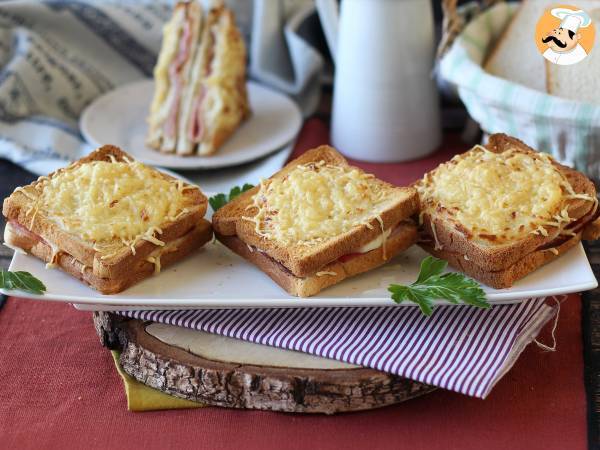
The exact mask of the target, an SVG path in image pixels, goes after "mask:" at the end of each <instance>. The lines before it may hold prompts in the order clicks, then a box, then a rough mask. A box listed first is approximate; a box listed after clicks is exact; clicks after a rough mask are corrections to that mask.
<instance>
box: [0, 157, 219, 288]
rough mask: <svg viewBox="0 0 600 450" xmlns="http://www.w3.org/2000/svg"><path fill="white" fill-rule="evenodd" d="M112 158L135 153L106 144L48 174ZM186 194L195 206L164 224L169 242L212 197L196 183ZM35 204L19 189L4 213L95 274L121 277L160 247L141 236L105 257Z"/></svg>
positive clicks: (186, 230) (164, 238)
mask: <svg viewBox="0 0 600 450" xmlns="http://www.w3.org/2000/svg"><path fill="white" fill-rule="evenodd" d="M112 158H114V159H115V161H117V162H122V161H126V160H129V161H132V160H133V158H132V157H131V156H129V155H127V153H125V152H123V151H122V150H120V149H119V148H118V147H115V146H112V145H105V146H103V147H101V148H99V149H98V150H96V151H94V152H92V153H91V154H90V155H88V156H86V157H84V158H82V159H80V160H78V161H76V162H75V163H73V164H71V165H70V166H68V167H66V168H64V169H60V170H58V171H56V172H54V173H53V174H50V175H49V176H48V178H52V177H55V176H57V175H59V174H60V173H62V172H64V171H68V170H73V169H74V168H76V167H79V166H81V165H83V164H87V163H90V162H93V161H106V162H111V161H112ZM157 174H160V176H161V177H163V178H164V179H166V180H170V181H175V179H174V178H173V177H171V176H169V175H166V174H163V173H161V172H158V171H157ZM41 181H42V180H38V181H36V182H34V183H32V184H31V185H29V186H25V188H24V189H28V188H31V187H35V186H36V185H37V184H38V183H40V182H41ZM185 185H186V184H185V183H184V186H185ZM182 195H184V196H185V198H186V199H187V203H189V204H190V205H191V206H190V208H189V211H188V212H186V213H184V214H182V215H181V216H179V217H178V218H177V220H176V221H172V222H165V223H164V224H163V225H162V226H161V230H162V234H161V235H160V239H161V240H162V241H163V242H165V243H168V242H170V241H173V240H175V239H177V238H179V237H181V236H183V235H186V234H187V233H189V232H190V231H192V230H193V229H195V228H196V227H197V225H198V223H200V222H201V221H202V218H203V217H204V214H205V213H206V210H207V205H208V200H207V198H206V197H205V196H204V195H203V194H202V192H200V190H199V189H197V188H195V187H194V189H188V190H185V191H184V192H183V194H182ZM32 204H33V200H32V199H31V198H29V197H28V196H27V195H26V194H25V193H23V192H22V190H19V189H18V190H16V191H15V192H13V193H12V194H11V195H10V196H9V197H8V198H6V199H5V200H4V204H3V210H2V213H3V215H4V216H5V217H6V219H7V221H8V222H9V223H13V224H16V225H17V226H19V227H21V228H22V229H24V230H26V231H28V232H30V233H31V234H32V235H33V236H35V237H36V239H38V240H41V241H42V242H43V243H45V245H47V246H48V247H49V248H53V249H54V254H55V255H56V254H57V253H66V254H68V255H70V256H71V257H72V258H74V259H75V260H77V261H79V262H80V263H81V264H82V265H85V266H86V267H89V268H91V270H92V273H93V275H94V276H95V277H98V278H113V277H117V278H118V277H119V276H120V275H121V274H122V273H123V272H127V271H129V269H130V267H132V266H133V265H136V264H137V263H138V262H139V261H142V260H144V259H145V258H146V257H147V256H148V255H150V253H152V251H154V250H155V249H156V248H157V245H156V244H154V243H152V242H149V241H146V240H139V241H138V242H137V243H136V244H135V246H134V247H135V254H133V252H132V251H131V248H130V247H128V246H126V245H124V244H123V246H122V248H121V249H120V250H118V251H117V252H116V253H115V254H114V255H112V256H110V257H108V258H104V259H103V258H102V255H101V254H100V252H98V251H97V250H95V249H94V243H93V242H91V241H87V240H84V239H82V238H80V237H79V236H77V235H75V234H73V233H70V232H68V231H67V230H65V229H64V228H62V227H61V226H60V224H58V223H56V222H54V221H53V220H50V219H49V218H47V217H46V216H45V215H44V211H38V212H37V213H35V214H31V212H30V211H29V210H30V208H31V206H32ZM192 205H193V206H192Z"/></svg>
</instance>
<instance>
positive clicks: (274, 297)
mask: <svg viewBox="0 0 600 450" xmlns="http://www.w3.org/2000/svg"><path fill="white" fill-rule="evenodd" d="M425 256H427V254H426V253H425V252H423V251H422V250H421V249H420V248H418V247H416V246H413V247H412V248H410V249H409V250H407V251H406V252H404V253H403V254H401V255H398V256H397V257H396V258H395V259H393V260H392V261H390V262H389V263H388V264H386V265H385V266H382V267H380V268H378V269H376V270H373V271H371V272H368V273H365V274H363V275H359V276H357V277H353V278H350V279H348V280H345V281H343V282H341V283H340V284H338V285H336V286H333V287H331V288H328V289H326V290H324V291H323V292H321V293H320V295H318V296H315V297H310V298H297V297H292V296H290V295H288V294H287V293H286V292H285V291H283V289H281V288H280V287H279V286H278V285H277V284H275V283H274V282H273V281H271V279H270V278H269V277H268V276H267V275H265V274H264V273H263V272H261V271H260V270H259V269H257V268H256V267H254V266H253V265H252V264H250V263H248V262H246V261H245V260H244V259H242V258H240V257H239V256H237V255H236V254H234V253H232V252H231V251H229V250H228V249H227V248H226V247H224V246H223V245H221V244H220V243H209V244H207V245H205V246H204V248H203V249H201V250H200V251H198V252H197V253H195V254H194V255H193V256H191V257H189V258H187V259H186V260H184V261H181V262H180V263H178V264H176V265H174V266H171V267H168V268H166V269H164V270H163V271H162V273H161V274H160V275H158V276H154V277H152V278H149V279H147V280H145V281H143V282H141V283H139V284H137V285H135V286H133V287H131V288H129V289H127V290H126V291H124V292H122V293H120V294H116V295H102V294H99V293H98V292H96V291H94V290H93V289H91V288H89V287H87V286H86V285H84V284H83V283H81V282H79V281H78V280H76V279H74V278H72V277H70V276H69V275H67V274H65V273H63V272H61V271H60V270H55V269H46V268H45V266H44V264H43V263H42V262H41V261H40V260H38V259H37V258H34V257H32V256H29V255H24V254H20V253H16V254H15V256H14V257H13V260H12V263H11V265H10V270H24V271H27V272H31V273H32V274H33V275H34V276H36V277H37V278H39V279H40V280H42V281H43V282H44V284H45V285H46V287H47V292H46V294H45V295H42V296H37V295H31V294H26V293H22V292H9V291H3V292H4V293H5V294H11V295H15V296H18V297H25V298H34V299H39V300H55V301H62V302H68V303H75V304H77V306H78V307H79V308H82V309H89V310H97V309H112V310H115V309H182V308H240V307H241V308H244V307H254V308H255V307H328V306H391V305H395V303H394V302H393V301H392V300H391V299H390V296H389V292H388V291H387V287H388V285H389V284H390V283H400V284H410V283H412V282H413V281H414V280H415V279H416V277H417V274H418V272H419V265H420V262H421V260H422V259H423V258H424V257H425ZM325 276H326V275H325ZM597 285H598V283H597V281H596V278H595V277H594V274H593V272H592V270H591V268H590V265H589V263H588V260H587V257H586V255H585V252H584V250H583V247H582V246H581V244H579V245H578V246H577V247H575V248H573V249H572V250H570V251H569V252H567V253H566V254H565V255H563V256H562V257H560V258H559V259H557V260H555V261H554V262H552V263H550V264H548V265H546V266H544V267H542V268H541V269H539V270H537V271H535V272H533V273H532V274H531V275H529V276H527V277H526V278H523V279H522V280H520V281H518V282H517V283H515V285H514V286H513V287H512V288H510V289H501V290H496V289H491V288H487V287H485V288H484V289H485V291H486V293H487V297H488V300H489V301H490V302H491V303H493V304H500V303H514V302H516V301H519V300H522V299H526V298H531V297H542V296H547V295H558V294H567V293H571V292H580V291H585V290H588V289H593V288H595V287H596V286H597ZM445 303H446V302H445V301H443V300H441V301H439V302H438V304H445ZM402 306H414V305H412V304H410V303H403V304H402Z"/></svg>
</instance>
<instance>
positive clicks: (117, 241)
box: [2, 145, 212, 294]
mask: <svg viewBox="0 0 600 450" xmlns="http://www.w3.org/2000/svg"><path fill="white" fill-rule="evenodd" d="M207 203H208V202H207V199H206V197H205V196H204V195H203V194H202V193H201V192H200V190H199V189H198V188H197V187H196V186H191V185H189V184H186V183H184V182H182V181H181V180H177V179H175V178H173V177H170V176H168V175H166V174H163V173H161V172H159V171H157V170H155V169H153V168H150V167H147V166H145V165H143V164H141V163H139V162H137V161H134V160H133V158H131V157H130V156H129V155H127V154H126V153H124V152H123V151H121V150H120V149H119V148H117V147H113V146H111V145H105V146H103V147H101V148H99V149H98V150H95V151H94V152H92V153H91V154H90V155H88V156H87V157H85V158H83V159H80V160H79V161H76V162H74V163H73V164H71V165H70V166H68V167H66V168H64V169H60V170H58V171H56V172H54V173H52V174H50V175H49V176H47V177H40V178H39V179H38V180H37V181H35V182H33V183H32V184H30V185H28V186H24V187H19V188H17V189H16V190H15V191H14V192H13V193H12V194H11V195H10V197H8V198H6V199H5V200H4V205H3V208H2V213H3V214H4V216H5V217H6V221H7V225H6V228H5V235H4V240H5V243H6V244H7V245H9V246H11V247H13V248H14V249H15V250H23V251H25V252H27V253H30V254H32V255H34V256H37V257H38V258H40V259H42V260H43V261H45V262H46V263H47V266H48V267H58V268H60V269H62V270H63V271H65V272H67V273H69V274H71V275H72V276H74V277H76V278H78V279H80V280H81V281H83V282H85V283H86V284H88V285H89V286H91V287H92V288H94V289H96V290H98V291H100V292H101V293H103V294H114V293H117V292H121V291H122V290H124V289H126V288H127V287H129V286H131V285H133V284H135V283H137V282H139V281H141V280H143V279H144V278H147V277H149V276H151V275H152V274H154V273H158V272H159V271H160V269H161V267H164V266H167V265H169V264H172V263H174V262H176V261H178V260H180V259H182V258H183V257H185V256H186V255H188V254H189V253H191V252H192V251H194V250H196V249H198V248H200V247H201V246H202V245H204V244H205V243H206V242H208V241H209V240H210V239H211V238H212V228H211V225H210V222H208V221H206V220H205V219H204V218H203V217H204V214H205V213H206V209H207Z"/></svg>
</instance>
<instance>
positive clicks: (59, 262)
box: [4, 219, 212, 294]
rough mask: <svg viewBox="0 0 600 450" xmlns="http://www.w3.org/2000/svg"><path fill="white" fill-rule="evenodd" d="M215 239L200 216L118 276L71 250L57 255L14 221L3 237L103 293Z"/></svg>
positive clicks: (119, 288) (117, 289) (114, 290)
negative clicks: (105, 273) (99, 270)
mask: <svg viewBox="0 0 600 450" xmlns="http://www.w3.org/2000/svg"><path fill="white" fill-rule="evenodd" d="M211 239H212V227H211V224H210V222H208V221H207V220H204V219H201V220H200V222H199V223H198V224H197V225H196V226H195V227H194V228H193V229H191V230H190V231H188V232H187V233H186V234H184V235H183V236H180V237H178V238H176V239H173V240H172V241H170V242H168V243H167V244H165V246H164V247H158V248H157V249H155V250H154V252H152V253H151V254H150V255H147V256H146V257H145V258H143V259H141V258H138V259H137V260H136V261H134V262H133V263H132V264H131V265H130V266H129V267H128V268H127V270H126V271H122V272H121V273H119V274H118V276H114V277H100V276H98V275H97V274H95V273H94V270H93V268H92V267H89V266H86V265H85V264H83V263H82V262H81V261H78V260H77V259H75V258H74V257H73V256H71V255H69V254H68V253H64V252H60V253H59V254H58V256H57V257H54V253H53V249H52V247H51V246H50V245H48V244H47V243H46V242H44V241H42V240H39V239H36V238H35V237H33V236H32V235H27V234H24V233H19V230H18V229H15V228H13V227H12V226H11V224H10V223H9V224H7V226H6V229H5V233H4V240H5V242H6V243H7V244H9V245H11V246H14V247H17V248H20V249H23V250H25V251H26V252H27V253H30V254H32V255H33V256H36V257H38V258H40V259H41V260H42V261H44V262H46V263H50V262H51V261H53V264H55V265H56V266H57V267H59V268H60V269H62V270H63V271H65V272H67V273H68V274H69V275H72V276H73V277H75V278H77V279H79V280H81V281H83V282H84V283H85V284H87V285H89V286H90V287H92V288H93V289H96V290H97V291H99V292H101V293H102V294H117V293H119V292H121V291H123V290H125V289H127V288H128V287H130V286H132V285H134V284H136V283H139V282H140V281H142V280H144V279H146V278H148V277H150V276H152V275H153V274H155V273H157V272H159V271H160V269H161V268H163V267H167V266H169V265H171V264H174V263H176V262H178V261H180V260H181V259H183V258H185V257H186V256H187V255H189V254H190V253H191V252H193V251H195V250H197V249H199V248H200V247H202V246H203V245H204V244H206V243H207V242H208V241H210V240H211Z"/></svg>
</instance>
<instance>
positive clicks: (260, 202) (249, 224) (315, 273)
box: [212, 146, 418, 297]
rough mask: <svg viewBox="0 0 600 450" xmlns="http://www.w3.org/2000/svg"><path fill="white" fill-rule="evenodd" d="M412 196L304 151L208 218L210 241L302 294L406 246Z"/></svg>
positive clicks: (412, 230)
mask: <svg viewBox="0 0 600 450" xmlns="http://www.w3.org/2000/svg"><path fill="white" fill-rule="evenodd" d="M417 206H418V201H417V193H416V191H415V190H414V189H413V188H410V187H395V186H392V185H391V184H388V183H385V182H383V181H381V180H378V179H377V178H375V177H374V176H373V175H370V174H366V173H364V172H363V171H362V170H360V169H358V168H356V167H352V166H350V165H349V164H348V162H347V161H346V160H345V159H344V157H343V156H342V155H340V154H339V153H338V152H337V151H335V150H334V149H333V148H331V147H328V146H321V147H318V148H315V149H313V150H309V151H308V152H306V153H304V154H303V155H302V156H300V157H299V158H297V159H295V160H294V161H292V162H290V163H289V164H287V165H286V166H285V167H284V168H283V169H282V170H281V171H279V172H278V173H276V174H275V175H273V176H272V177H271V178H269V179H268V180H263V181H261V183H260V185H259V186H256V187H254V188H253V189H250V190H248V191H246V192H244V193H243V194H241V195H240V196H238V197H236V198H235V199H234V200H232V201H231V202H230V203H228V204H226V205H225V206H223V207H222V208H220V209H219V210H218V211H217V212H216V213H215V214H214V215H213V219H212V220H213V228H214V230H215V236H216V237H217V239H218V240H219V241H220V242H222V243H223V244H224V245H225V246H227V247H229V248H230V249H231V250H233V251H234V252H235V253H237V254H238V255H240V256H242V257H243V258H245V259H247V260H249V261H250V262H252V263H254V264H255V265H256V266H258V267H259V268H260V269H261V270H262V271H263V272H265V273H266V274H267V275H268V276H269V277H271V278H272V279H273V280H274V281H275V282H276V283H277V284H279V285H280V286H281V287H282V288H283V289H285V290H286V291H287V292H289V293H290V294H292V295H296V296H300V297H308V296H312V295H315V294H317V293H319V292H320V291H321V290H322V289H325V288H326V287H328V286H332V285H334V284H336V283H339V282H340V281H342V280H344V279H346V278H348V277H351V276H354V275H357V274H359V273H362V272H366V271H368V270H371V269H374V268H375V267H378V266H380V265H382V264H384V263H385V262H387V261H388V260H389V259H391V258H392V257H394V256H395V255H397V254H398V253H400V252H401V251H403V250H405V249H406V248H408V247H410V246H411V245H413V244H414V243H415V242H416V240H417V226H416V224H415V222H414V221H412V220H411V218H410V217H411V216H412V215H415V214H416V213H417Z"/></svg>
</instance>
